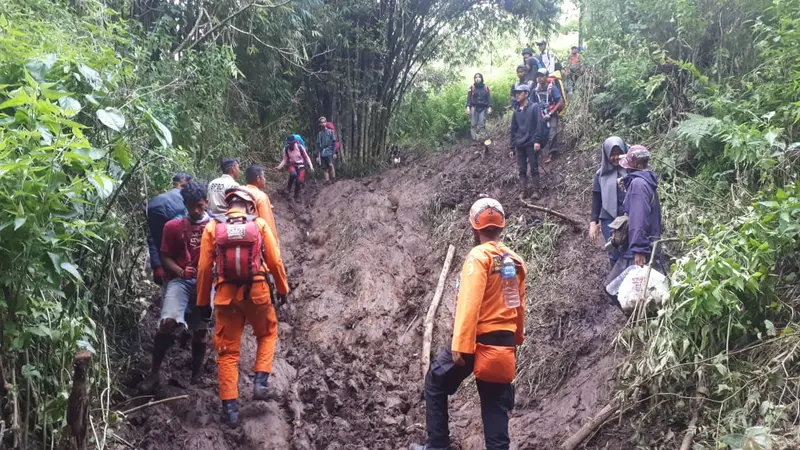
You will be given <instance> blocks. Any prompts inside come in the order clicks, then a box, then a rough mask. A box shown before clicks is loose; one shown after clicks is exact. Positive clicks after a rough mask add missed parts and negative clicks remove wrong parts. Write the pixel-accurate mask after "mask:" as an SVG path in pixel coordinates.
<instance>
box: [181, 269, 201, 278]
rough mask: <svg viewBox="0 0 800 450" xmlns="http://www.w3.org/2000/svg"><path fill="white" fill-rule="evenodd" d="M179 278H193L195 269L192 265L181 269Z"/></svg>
mask: <svg viewBox="0 0 800 450" xmlns="http://www.w3.org/2000/svg"><path fill="white" fill-rule="evenodd" d="M181 278H182V279H184V280H194V279H195V278H197V269H195V268H194V267H192V266H188V267H186V268H185V269H183V270H182V271H181Z"/></svg>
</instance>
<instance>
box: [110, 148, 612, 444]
mask: <svg viewBox="0 0 800 450" xmlns="http://www.w3.org/2000/svg"><path fill="white" fill-rule="evenodd" d="M505 147H506V145H505V143H504V142H502V141H501V142H496V143H494V144H493V146H492V147H491V148H490V149H488V151H484V149H483V148H482V147H479V146H472V147H464V146H461V147H459V148H456V149H452V150H450V151H446V152H442V153H437V154H431V155H406V156H407V157H408V158H407V160H406V161H404V162H403V163H401V164H400V165H399V166H397V167H395V168H393V169H390V170H387V171H385V172H383V173H381V174H380V175H378V176H374V177H370V178H367V179H361V180H344V181H339V182H337V183H335V184H333V185H322V184H321V183H317V184H313V185H312V186H310V187H309V189H308V192H307V197H306V200H305V202H304V203H302V204H295V203H291V202H289V201H287V199H286V198H285V197H284V195H283V194H282V192H280V188H277V190H278V191H277V192H276V191H275V190H270V194H271V199H272V201H273V203H274V205H275V216H276V221H277V224H278V230H279V238H280V242H281V248H282V256H283V259H284V262H285V264H286V267H287V271H288V273H289V279H290V286H291V287H292V290H293V292H292V295H291V296H290V299H289V304H288V305H285V306H284V307H282V308H281V309H279V311H278V316H279V320H280V322H281V324H280V336H279V341H278V351H277V356H276V362H275V370H274V373H273V376H272V377H271V379H270V382H271V383H272V384H273V385H274V386H276V388H277V390H278V392H279V394H280V395H279V399H278V400H276V401H269V402H261V401H253V400H252V399H251V389H252V381H251V380H252V364H253V358H254V354H255V341H254V340H253V339H252V337H251V336H250V334H249V330H245V337H244V339H243V343H242V357H241V364H240V383H239V384H240V408H241V410H242V413H241V415H242V418H243V426H242V427H240V428H239V429H235V430H231V429H228V428H227V427H224V426H222V425H221V424H220V423H219V414H220V403H219V400H218V399H217V396H216V392H217V390H216V379H215V377H216V368H215V364H214V362H213V355H211V354H209V359H208V361H207V364H206V368H207V371H206V372H207V377H206V379H205V381H204V383H203V384H201V385H199V386H191V385H189V383H188V379H189V354H188V351H187V350H185V349H181V348H180V347H179V346H177V345H176V347H174V348H173V350H172V351H171V352H170V354H169V356H168V360H167V361H165V364H164V366H165V367H164V373H163V379H164V383H162V388H161V389H160V391H159V392H158V393H157V396H156V398H158V399H161V398H171V397H175V396H179V395H188V396H189V399H188V400H173V401H169V402H165V403H163V404H161V405H158V406H152V407H148V408H145V409H142V410H140V411H138V412H135V413H133V414H131V415H130V416H129V417H128V420H127V421H125V422H123V425H122V427H121V429H120V430H119V433H118V434H119V435H120V436H121V439H119V445H120V448H130V447H131V446H132V447H133V448H142V449H153V450H166V449H234V448H236V449H329V450H334V449H345V448H347V449H399V448H407V446H408V444H409V443H411V442H421V441H422V440H424V434H425V433H424V421H425V419H424V401H423V400H422V397H421V388H422V367H421V363H420V360H421V356H420V352H421V346H422V332H423V323H422V322H423V318H424V316H425V314H426V312H427V309H428V305H429V304H430V301H431V297H432V294H433V290H434V288H435V284H436V281H437V279H438V276H439V272H440V270H441V266H442V262H443V260H444V256H445V253H446V247H447V244H448V242H458V243H461V244H462V245H459V248H458V251H457V253H456V255H457V256H456V259H455V260H454V261H453V268H452V269H451V271H450V275H449V277H448V279H447V284H446V286H447V288H446V289H445V294H444V297H443V300H442V304H441V306H440V308H439V313H438V315H437V322H436V328H435V331H434V344H435V345H434V351H435V350H436V347H438V346H440V345H446V342H447V341H448V339H449V333H450V330H451V322H452V315H453V309H454V300H455V280H456V277H457V275H458V272H459V268H460V264H461V262H462V261H463V257H464V255H465V254H466V253H467V252H468V251H469V246H468V245H464V244H465V243H468V242H469V233H468V230H467V227H468V222H467V220H466V218H467V211H468V208H469V206H470V204H471V203H472V202H473V201H474V200H475V199H476V198H477V197H478V195H479V194H481V193H485V194H489V195H491V196H493V197H495V198H498V199H499V200H500V201H501V202H502V203H503V205H504V206H505V208H506V212H507V214H508V215H509V216H510V217H513V218H514V219H515V220H519V221H522V222H523V223H526V224H527V223H530V224H532V225H531V226H536V223H537V222H538V221H535V220H534V219H535V218H537V217H538V218H543V219H545V220H552V221H555V222H559V221H560V219H554V218H547V217H545V216H543V215H542V214H541V213H537V212H535V211H532V210H529V209H528V208H526V207H525V206H524V205H522V203H521V202H520V201H519V200H517V199H516V196H517V188H516V186H515V182H514V177H515V172H516V169H515V164H514V160H513V159H512V158H510V157H509V156H508V154H507V151H506V149H505ZM595 159H596V155H594V154H593V153H591V152H578V151H570V152H567V153H566V155H564V157H562V158H561V159H560V160H557V161H556V162H554V163H553V164H551V165H549V166H548V167H547V168H546V170H547V172H546V173H544V172H543V174H544V178H543V184H544V185H545V186H546V190H545V195H544V197H543V198H542V199H541V200H538V201H536V203H537V204H539V205H542V206H547V207H550V208H553V209H556V210H558V211H561V212H563V213H566V214H568V215H570V216H571V217H574V218H576V219H579V221H580V223H581V224H585V223H588V210H589V204H590V189H591V176H592V174H593V172H594V170H595V167H596V162H595ZM281 181H282V179H281ZM276 186H279V185H277V183H276ZM432 204H436V205H437V207H436V208H432V207H431V205H432ZM432 211H433V213H432ZM434 215H438V217H432V216H434ZM448 220H449V221H450V223H449V226H448V223H444V226H439V227H438V228H436V232H434V230H433V229H432V227H431V222H432V221H437V222H439V224H440V225H441V224H442V222H443V221H448ZM560 223H561V224H563V225H564V229H565V231H564V232H563V233H562V234H561V235H560V237H559V238H558V241H557V243H556V249H555V253H554V256H553V257H552V260H551V261H549V262H548V264H547V265H546V266H543V268H542V270H535V269H536V268H533V269H534V270H531V273H532V276H533V277H534V278H533V279H532V281H531V289H530V290H529V292H528V302H529V307H528V310H529V318H528V323H527V327H526V335H527V342H526V344H525V346H524V348H523V350H522V352H521V366H522V365H523V363H524V367H521V370H520V380H519V383H518V391H517V408H516V409H515V411H514V413H513V418H512V421H511V433H512V440H513V442H514V443H513V447H512V448H519V449H550V448H557V447H558V445H559V444H560V443H561V441H563V439H565V438H566V437H567V436H569V435H570V434H571V433H573V432H574V431H575V430H577V429H578V428H579V427H580V425H581V424H582V423H583V422H585V420H586V419H587V418H588V417H589V416H591V415H592V414H594V412H596V411H597V410H598V409H599V408H601V407H602V406H603V405H604V404H605V403H606V402H607V401H608V398H609V395H610V393H611V388H612V383H613V381H612V376H613V369H614V363H615V361H614V359H613V356H612V339H613V336H614V335H615V333H616V331H617V330H618V329H619V328H620V327H621V326H622V325H623V323H624V320H623V317H622V315H621V313H619V312H618V311H617V310H616V309H615V308H613V307H611V306H609V305H607V303H606V302H605V300H604V299H603V297H602V296H601V294H600V285H601V280H602V278H603V277H604V275H605V271H606V269H607V260H606V257H605V255H604V254H603V252H602V250H601V249H600V248H599V247H598V246H597V245H592V244H589V243H588V242H587V240H586V232H585V230H584V229H583V228H584V227H583V225H581V226H580V227H578V228H576V227H572V226H571V225H570V224H569V223H568V222H563V221H560ZM445 228H446V229H448V230H449V231H450V233H449V234H442V233H441V230H442V229H445ZM509 245H510V246H511V247H512V248H513V247H514V243H513V242H509ZM156 297H157V296H156ZM155 303H157V301H155V302H154V307H153V308H151V311H149V313H148V315H147V316H146V317H145V319H144V321H143V323H142V332H141V343H142V344H141V349H140V350H139V351H138V352H137V353H136V354H135V355H133V357H132V360H133V361H134V364H133V366H132V367H131V368H129V369H128V372H127V374H126V375H127V376H126V378H127V380H128V383H129V385H130V386H133V385H135V383H136V382H137V381H138V380H140V379H141V378H142V377H143V375H144V373H145V372H146V370H147V368H148V366H149V352H150V350H151V342H152V334H153V329H154V324H155V318H156V312H157V306H156V305H155ZM129 394H130V395H131V396H132V397H133V396H135V392H134V391H133V390H132V389H131V391H130V392H129ZM146 400H147V399H134V400H133V401H131V402H130V404H129V405H126V406H125V407H123V408H120V409H126V408H129V407H131V406H135V405H137V404H140V403H142V402H144V401H146ZM450 411H451V433H452V434H453V437H454V440H455V442H456V445H457V446H460V447H461V448H463V449H480V448H483V437H482V426H481V422H480V413H479V408H478V400H477V395H476V393H475V387H474V382H473V381H472V380H468V381H467V382H465V384H464V385H463V387H462V389H461V391H460V392H459V394H457V395H456V396H455V398H454V399H453V401H451V406H450ZM123 440H124V441H125V442H124V443H123ZM597 447H598V448H603V446H601V445H599V444H598V445H597ZM587 448H595V446H594V445H593V444H592V443H589V445H588V446H587Z"/></svg>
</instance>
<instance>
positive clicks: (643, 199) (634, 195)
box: [622, 170, 661, 258]
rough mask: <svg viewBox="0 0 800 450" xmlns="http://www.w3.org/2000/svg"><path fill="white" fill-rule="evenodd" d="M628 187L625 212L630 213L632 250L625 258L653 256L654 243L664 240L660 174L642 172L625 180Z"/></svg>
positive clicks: (632, 174)
mask: <svg viewBox="0 0 800 450" xmlns="http://www.w3.org/2000/svg"><path fill="white" fill-rule="evenodd" d="M622 183H623V185H624V186H625V192H626V194H625V201H624V203H623V209H624V210H625V213H626V214H628V249H627V250H626V251H625V254H624V255H623V256H624V257H625V258H633V256H634V255H635V254H637V253H644V254H647V255H649V254H650V252H651V251H652V250H653V242H655V241H657V240H659V239H661V201H660V200H659V198H658V192H657V189H658V175H656V174H655V173H653V172H651V171H649V170H638V171H635V172H632V173H630V174H629V175H628V176H627V177H625V178H623V180H622Z"/></svg>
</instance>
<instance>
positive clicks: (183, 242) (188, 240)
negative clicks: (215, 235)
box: [161, 217, 208, 278]
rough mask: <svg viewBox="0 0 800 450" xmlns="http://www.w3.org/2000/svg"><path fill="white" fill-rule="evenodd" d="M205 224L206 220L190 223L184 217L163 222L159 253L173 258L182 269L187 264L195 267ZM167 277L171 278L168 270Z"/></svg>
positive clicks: (198, 257)
mask: <svg viewBox="0 0 800 450" xmlns="http://www.w3.org/2000/svg"><path fill="white" fill-rule="evenodd" d="M207 224H208V220H203V221H201V222H200V223H196V224H192V223H191V222H190V221H189V219H186V218H185V217H181V218H178V219H172V220H170V221H169V222H167V223H166V224H164V233H163V237H162V238H161V254H162V255H167V256H169V257H170V258H172V259H173V260H175V263H176V264H178V266H180V267H181V268H182V269H183V268H186V267H187V266H192V267H195V268H196V267H197V261H198V260H199V259H200V241H201V239H202V237H203V229H204V228H205V227H206V225H207ZM167 277H168V278H173V277H172V276H170V274H169V271H167Z"/></svg>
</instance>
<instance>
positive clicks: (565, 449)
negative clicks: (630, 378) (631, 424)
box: [560, 400, 619, 450]
mask: <svg viewBox="0 0 800 450" xmlns="http://www.w3.org/2000/svg"><path fill="white" fill-rule="evenodd" d="M617 411H619V402H618V401H617V400H612V401H611V403H609V404H608V405H606V406H605V408H603V409H601V410H600V412H599V413H597V414H596V415H595V416H594V417H593V418H592V420H590V421H588V422H586V423H585V424H584V425H583V426H582V427H581V429H580V430H578V432H577V433H575V434H573V435H572V436H570V437H569V439H567V440H566V441H564V443H563V444H561V447H560V448H561V450H575V449H576V448H578V446H579V445H581V442H583V441H584V440H585V439H586V438H587V437H589V435H590V434H592V432H593V431H594V430H595V429H597V428H598V427H600V426H601V425H603V424H604V423H605V422H606V420H608V418H609V417H611V416H612V415H614V413H616V412H617Z"/></svg>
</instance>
